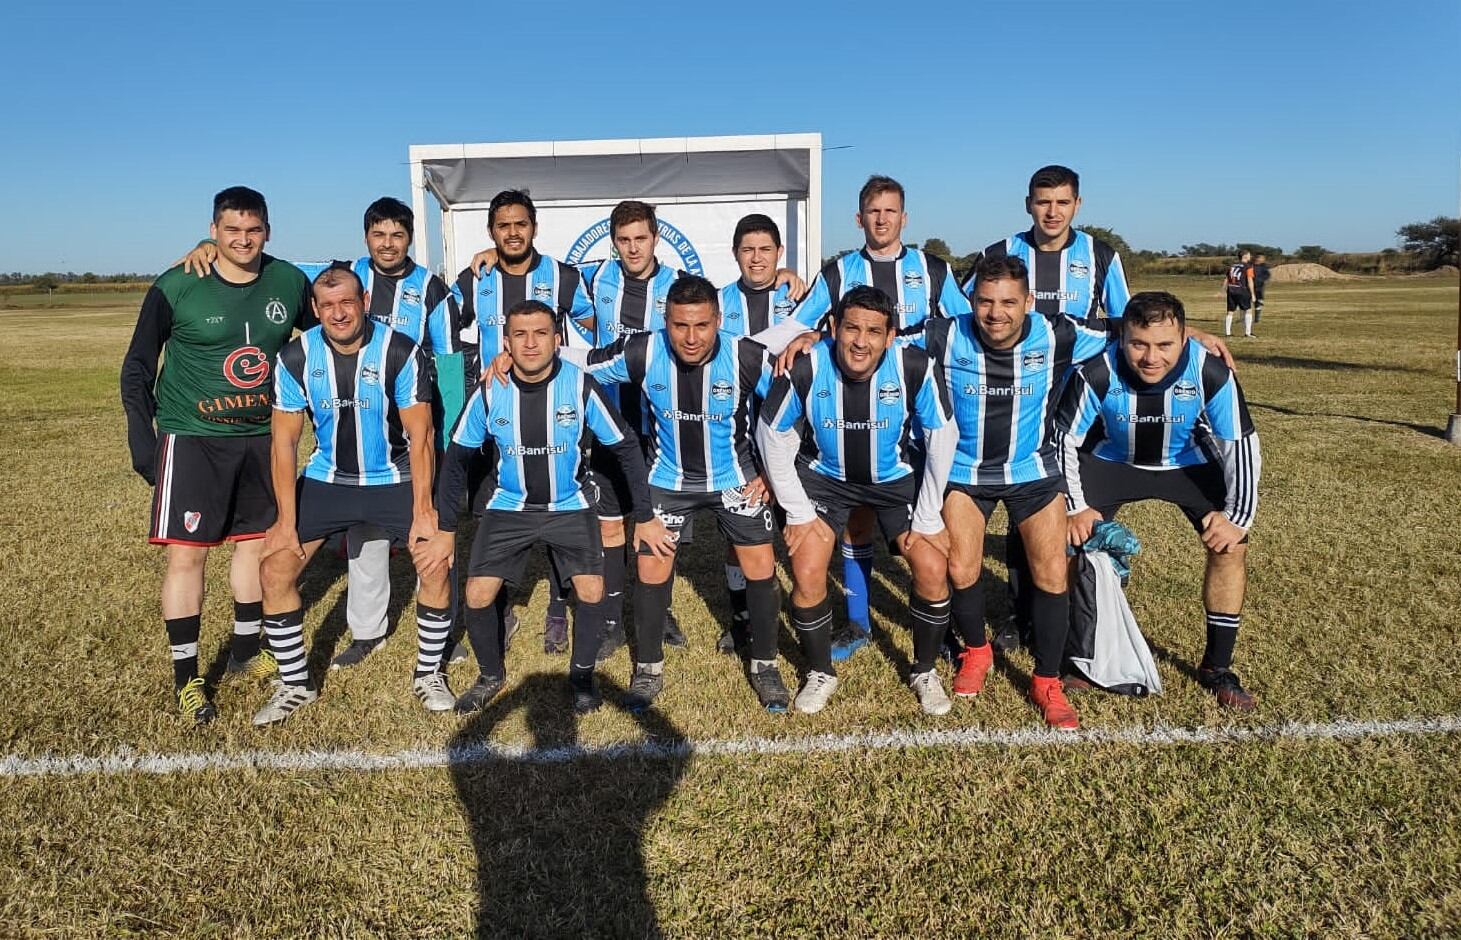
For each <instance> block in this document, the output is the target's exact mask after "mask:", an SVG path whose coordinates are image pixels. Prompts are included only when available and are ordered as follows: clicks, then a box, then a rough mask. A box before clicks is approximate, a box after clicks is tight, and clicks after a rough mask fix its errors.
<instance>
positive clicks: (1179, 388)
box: [1172, 379, 1197, 401]
mask: <svg viewBox="0 0 1461 940" xmlns="http://www.w3.org/2000/svg"><path fill="white" fill-rule="evenodd" d="M1172 397H1173V398H1175V399H1177V400H1178V401H1193V400H1194V399H1196V398H1197V386H1196V385H1194V384H1193V383H1191V382H1189V381H1187V380H1186V379H1183V380H1182V381H1180V382H1178V383H1177V384H1176V385H1173V386H1172Z"/></svg>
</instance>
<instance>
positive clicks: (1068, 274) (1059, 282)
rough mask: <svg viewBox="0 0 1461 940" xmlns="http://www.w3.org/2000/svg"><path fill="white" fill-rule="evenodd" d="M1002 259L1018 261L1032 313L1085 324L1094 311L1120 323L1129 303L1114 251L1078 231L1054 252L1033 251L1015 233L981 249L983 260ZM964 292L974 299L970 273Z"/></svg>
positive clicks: (1031, 241)
mask: <svg viewBox="0 0 1461 940" xmlns="http://www.w3.org/2000/svg"><path fill="white" fill-rule="evenodd" d="M1005 256H1008V257H1012V258H1019V259H1020V260H1021V261H1023V262H1025V267H1027V268H1029V270H1030V290H1031V291H1033V292H1034V294H1035V311H1036V312H1037V313H1046V314H1057V313H1063V314H1065V315H1066V316H1068V317H1073V318H1075V319H1077V320H1084V321H1090V320H1092V319H1094V318H1095V317H1096V316H1097V315H1098V313H1097V311H1099V310H1105V311H1106V316H1107V317H1109V318H1110V319H1112V320H1119V319H1120V318H1121V314H1122V313H1124V312H1125V310H1126V302H1127V301H1128V300H1130V299H1131V290H1130V288H1128V287H1127V286H1126V271H1125V270H1124V269H1123V268H1122V266H1121V256H1120V255H1119V254H1117V253H1116V249H1115V248H1112V247H1111V246H1110V245H1108V244H1106V243H1105V242H1103V241H1101V240H1100V239H1098V238H1093V237H1091V235H1089V234H1088V233H1086V232H1083V231H1081V230H1079V229H1071V230H1070V234H1069V235H1068V236H1067V237H1066V240H1065V246H1064V247H1062V248H1061V249H1060V250H1059V251H1041V250H1039V249H1038V248H1036V247H1035V236H1034V235H1033V233H1032V232H1017V233H1015V234H1014V235H1011V236H1010V237H1009V238H1006V239H1005V240H1004V241H1001V242H995V243H994V244H993V245H990V246H989V247H988V248H986V249H984V257H986V258H998V257H1005ZM964 290H965V292H966V293H968V294H969V296H970V297H972V296H973V295H974V276H973V275H972V274H971V275H970V276H969V280H967V281H966V282H965V283H964Z"/></svg>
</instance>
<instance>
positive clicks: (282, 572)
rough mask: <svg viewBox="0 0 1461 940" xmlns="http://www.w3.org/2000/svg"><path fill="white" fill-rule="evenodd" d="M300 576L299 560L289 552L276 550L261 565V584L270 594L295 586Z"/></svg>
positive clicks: (265, 591)
mask: <svg viewBox="0 0 1461 940" xmlns="http://www.w3.org/2000/svg"><path fill="white" fill-rule="evenodd" d="M297 577H299V560H298V559H296V558H295V557H294V556H293V555H291V554H289V553H288V552H275V553H274V554H272V555H270V556H269V557H267V558H265V559H264V560H263V562H262V563H260V565H259V586H260V587H261V588H263V590H264V593H265V594H268V595H274V594H279V593H281V592H283V591H287V590H289V589H290V588H292V587H294V579H295V578H297Z"/></svg>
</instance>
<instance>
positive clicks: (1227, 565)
mask: <svg viewBox="0 0 1461 940" xmlns="http://www.w3.org/2000/svg"><path fill="white" fill-rule="evenodd" d="M1185 323H1186V315H1185V312H1184V310H1183V307H1182V302H1181V301H1180V300H1178V299H1177V298H1176V297H1174V296H1172V295H1171V294H1168V293H1166V292H1158V291H1148V292H1144V293H1140V294H1137V295H1136V296H1135V297H1133V298H1131V302H1130V303H1129V304H1128V305H1127V308H1126V316H1125V318H1124V322H1123V324H1122V327H1123V328H1122V335H1121V344H1120V346H1119V347H1114V346H1113V347H1112V348H1111V349H1109V350H1108V351H1107V352H1106V353H1105V354H1104V355H1103V356H1100V357H1097V358H1096V359H1092V360H1090V361H1089V362H1087V363H1085V364H1083V365H1082V366H1080V367H1079V368H1078V369H1077V370H1076V372H1075V375H1074V376H1073V377H1072V378H1071V381H1070V382H1069V384H1068V385H1067V386H1066V389H1065V392H1064V394H1063V395H1062V397H1061V401H1060V406H1059V408H1058V410H1057V412H1056V415H1055V437H1056V445H1057V454H1058V455H1059V458H1060V460H1061V464H1062V468H1063V471H1064V476H1065V482H1066V489H1067V492H1068V494H1069V496H1068V498H1067V512H1068V513H1069V540H1070V543H1071V544H1072V545H1081V544H1084V542H1085V540H1086V539H1087V538H1089V537H1090V533H1091V528H1092V526H1093V525H1094V524H1095V522H1096V521H1097V520H1099V519H1102V518H1105V519H1112V518H1114V517H1115V515H1116V513H1117V511H1118V510H1119V509H1120V508H1121V507H1122V506H1124V505H1126V504H1128V503H1134V502H1139V501H1141V500H1146V499H1156V500H1161V501H1163V502H1167V503H1171V504H1173V505H1175V506H1177V507H1178V508H1179V509H1181V510H1182V513H1183V515H1185V516H1186V517H1187V520H1188V522H1190V523H1191V524H1192V527H1193V528H1194V529H1196V530H1197V534H1198V536H1199V537H1200V538H1201V539H1202V543H1203V546H1204V547H1205V549H1206V552H1207V570H1206V573H1205V574H1204V577H1203V585H1202V600H1203V607H1204V608H1205V614H1206V621H1207V646H1206V649H1205V651H1204V652H1203V656H1202V663H1201V665H1200V667H1199V668H1198V681H1199V682H1200V683H1201V684H1202V686H1203V687H1204V688H1206V689H1208V690H1209V691H1211V692H1212V693H1213V694H1214V695H1215V696H1216V697H1217V700H1218V703H1219V704H1220V705H1222V706H1224V707H1226V708H1234V709H1239V710H1245V711H1246V710H1249V709H1252V708H1253V707H1254V704H1255V703H1254V698H1253V696H1252V695H1251V694H1249V693H1248V692H1247V691H1246V690H1245V689H1244V688H1243V686H1242V683H1240V682H1239V681H1238V677H1237V675H1236V674H1235V673H1234V672H1233V671H1232V661H1233V647H1234V645H1235V644H1236V642H1237V636H1238V626H1239V620H1240V615H1241V612H1242V608H1243V595H1244V593H1245V590H1246V586H1247V569H1246V560H1247V554H1248V530H1249V529H1250V528H1251V527H1252V525H1253V520H1254V517H1255V515H1256V514H1257V511H1258V477H1259V473H1260V471H1261V469H1262V457H1261V454H1260V451H1259V447H1258V434H1257V432H1256V431H1255V430H1254V428H1253V422H1252V419H1251V418H1250V417H1249V414H1248V405H1247V402H1246V401H1245V400H1244V398H1243V390H1242V388H1241V387H1240V386H1239V385H1238V379H1237V377H1236V376H1235V375H1234V374H1233V372H1232V370H1231V369H1230V368H1228V366H1227V365H1225V364H1224V363H1223V362H1222V360H1221V359H1219V358H1218V357H1217V356H1214V355H1211V354H1209V353H1208V351H1207V350H1206V349H1204V348H1203V347H1202V345H1201V344H1200V343H1198V342H1195V341H1193V340H1192V339H1190V338H1184V336H1183V332H1184V326H1185Z"/></svg>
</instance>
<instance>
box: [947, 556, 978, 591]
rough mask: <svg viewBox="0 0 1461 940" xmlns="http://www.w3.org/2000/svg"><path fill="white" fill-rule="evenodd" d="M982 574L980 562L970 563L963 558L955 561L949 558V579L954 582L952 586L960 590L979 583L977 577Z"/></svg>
mask: <svg viewBox="0 0 1461 940" xmlns="http://www.w3.org/2000/svg"><path fill="white" fill-rule="evenodd" d="M983 575H984V565H983V563H982V562H976V563H973V564H971V563H970V562H969V561H968V560H965V559H959V560H957V561H956V560H954V559H949V580H950V581H952V582H953V583H954V587H956V588H959V589H961V590H962V589H963V588H967V587H973V586H974V585H975V584H978V583H979V579H980V578H981V577H983Z"/></svg>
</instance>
